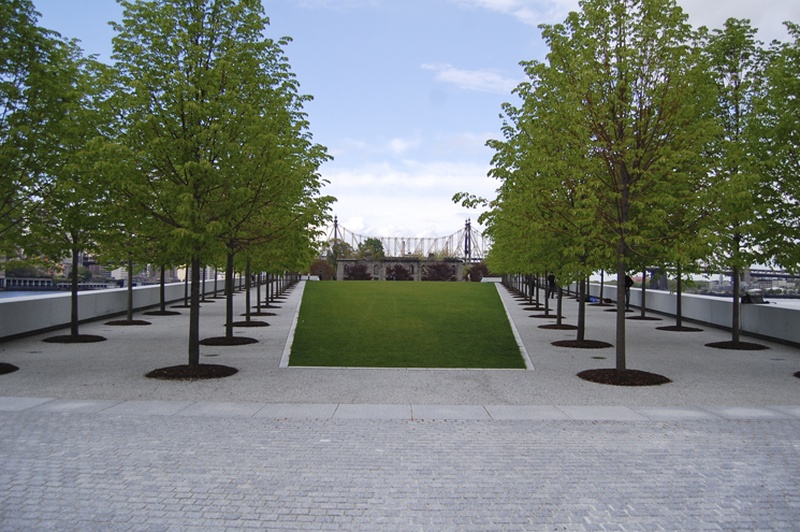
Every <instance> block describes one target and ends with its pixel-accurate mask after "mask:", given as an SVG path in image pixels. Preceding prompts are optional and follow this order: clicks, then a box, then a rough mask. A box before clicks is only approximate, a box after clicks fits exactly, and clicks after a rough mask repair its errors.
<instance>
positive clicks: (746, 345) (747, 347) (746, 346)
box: [706, 341, 769, 351]
mask: <svg viewBox="0 0 800 532" xmlns="http://www.w3.org/2000/svg"><path fill="white" fill-rule="evenodd" d="M706 346H707V347H713V348H715V349H732V350H734V351H762V350H764V349H769V347H767V346H765V345H761V344H753V343H750V342H730V341H728V342H712V343H710V344H706Z"/></svg>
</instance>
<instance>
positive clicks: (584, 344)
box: [553, 340, 614, 349]
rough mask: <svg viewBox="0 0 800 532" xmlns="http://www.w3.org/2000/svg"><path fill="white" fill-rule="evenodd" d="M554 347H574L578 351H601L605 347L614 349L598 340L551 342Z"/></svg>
mask: <svg viewBox="0 0 800 532" xmlns="http://www.w3.org/2000/svg"><path fill="white" fill-rule="evenodd" d="M553 345H554V346H556V347H575V348H578V349H603V348H606V347H614V346H613V345H611V344H609V343H607V342H601V341H600V340H558V341H557V342H553Z"/></svg>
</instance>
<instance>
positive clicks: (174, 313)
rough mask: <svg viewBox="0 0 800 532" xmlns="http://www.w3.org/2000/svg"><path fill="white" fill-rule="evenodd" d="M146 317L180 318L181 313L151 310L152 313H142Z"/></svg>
mask: <svg viewBox="0 0 800 532" xmlns="http://www.w3.org/2000/svg"><path fill="white" fill-rule="evenodd" d="M142 314H144V315H146V316H180V315H181V313H180V312H177V311H174V310H151V311H150V312H142Z"/></svg>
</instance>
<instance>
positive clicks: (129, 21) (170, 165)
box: [113, 0, 327, 366]
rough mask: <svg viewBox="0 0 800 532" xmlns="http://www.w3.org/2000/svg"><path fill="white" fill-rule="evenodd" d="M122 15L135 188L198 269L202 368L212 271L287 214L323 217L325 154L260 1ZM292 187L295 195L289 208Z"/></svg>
mask: <svg viewBox="0 0 800 532" xmlns="http://www.w3.org/2000/svg"><path fill="white" fill-rule="evenodd" d="M121 4H122V6H123V8H124V12H123V21H122V23H121V24H118V25H116V26H115V29H116V30H117V32H118V35H117V36H116V37H115V38H114V54H113V58H114V60H115V61H116V67H117V69H118V71H119V74H120V76H119V80H120V90H119V91H118V96H119V102H118V109H119V110H120V113H121V115H122V117H123V121H122V124H121V127H120V129H121V130H123V131H124V134H125V135H124V143H125V145H127V146H128V147H129V148H130V150H131V159H132V161H133V164H132V168H134V169H135V171H133V172H130V176H129V177H128V178H127V179H126V180H125V181H124V188H125V192H126V194H127V196H128V198H129V200H130V202H131V204H132V205H133V206H134V207H135V208H137V209H141V210H143V211H144V212H146V213H148V214H149V215H151V216H153V217H155V218H156V219H158V220H160V221H161V222H162V223H163V224H164V225H165V227H166V228H168V229H167V231H166V234H165V236H166V237H168V238H171V239H173V240H174V242H175V243H176V246H177V249H178V250H180V251H181V253H182V254H183V256H185V257H187V258H188V260H189V263H190V268H191V310H190V320H189V321H190V326H189V366H197V365H199V291H200V275H199V272H200V268H201V266H202V265H203V264H208V263H212V262H213V261H214V260H216V259H217V258H218V257H221V256H226V255H232V254H235V252H236V251H238V250H241V249H243V248H244V247H247V245H249V244H250V243H253V242H256V241H262V240H260V239H262V238H263V234H261V233H260V232H259V231H258V230H257V229H256V226H257V225H258V223H257V222H264V221H265V220H271V222H272V224H273V225H272V226H271V227H269V228H268V229H267V231H272V230H274V227H275V226H280V225H285V224H286V223H287V220H288V219H289V218H292V216H291V215H287V205H288V206H291V207H294V208H295V209H297V210H298V214H296V215H295V216H294V219H301V220H302V221H304V222H306V221H309V218H308V216H306V214H305V212H299V211H303V209H307V210H314V208H318V209H320V210H324V205H326V204H327V203H326V202H325V201H323V202H321V203H323V207H320V206H319V205H317V203H315V201H316V200H317V199H318V198H317V195H318V190H319V187H320V186H321V180H320V179H319V177H318V176H317V174H316V165H318V164H319V162H320V161H321V160H322V158H323V157H324V150H323V149H322V148H320V147H315V146H310V143H309V142H308V137H309V135H308V133H307V131H306V130H305V127H306V124H305V121H304V120H303V115H302V113H301V111H300V109H301V106H302V101H303V100H304V99H305V98H304V97H299V96H297V93H296V82H295V81H294V78H293V75H292V74H291V72H290V71H289V67H288V64H287V62H286V60H285V57H284V54H283V51H282V46H283V45H284V44H286V43H287V42H288V41H287V40H281V41H274V40H272V39H268V38H265V37H264V33H265V31H266V28H267V23H268V21H267V19H266V17H265V16H264V14H263V8H262V5H261V2H260V1H258V0H241V1H235V0H187V1H184V2H178V3H176V2H172V1H169V0H156V1H152V2H144V1H137V2H133V1H128V0H121ZM298 172H299V173H300V174H302V179H297V175H298ZM283 187H286V188H288V189H290V191H292V192H294V193H295V194H294V195H289V197H288V199H287V195H286V194H282V193H281V190H282V188H283ZM298 190H299V191H301V193H299V194H298V193H297V191H298ZM273 194H274V195H273ZM271 201H274V202H275V204H277V205H280V207H277V211H279V212H280V213H281V216H280V217H279V218H278V219H277V220H275V219H273V218H272V214H274V213H275V212H276V211H275V209H272V207H271V206H269V204H270V202H271ZM326 201H327V200H326ZM287 216H288V217H287Z"/></svg>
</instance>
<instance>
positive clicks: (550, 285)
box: [545, 273, 556, 299]
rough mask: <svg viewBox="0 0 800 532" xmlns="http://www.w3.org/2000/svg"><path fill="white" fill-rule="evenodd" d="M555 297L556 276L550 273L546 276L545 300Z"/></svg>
mask: <svg viewBox="0 0 800 532" xmlns="http://www.w3.org/2000/svg"><path fill="white" fill-rule="evenodd" d="M555 295H556V276H555V275H553V274H552V273H551V274H550V275H548V276H547V295H546V296H545V297H546V298H549V299H553V298H554V297H555Z"/></svg>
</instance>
